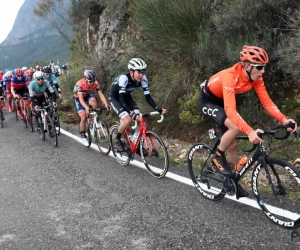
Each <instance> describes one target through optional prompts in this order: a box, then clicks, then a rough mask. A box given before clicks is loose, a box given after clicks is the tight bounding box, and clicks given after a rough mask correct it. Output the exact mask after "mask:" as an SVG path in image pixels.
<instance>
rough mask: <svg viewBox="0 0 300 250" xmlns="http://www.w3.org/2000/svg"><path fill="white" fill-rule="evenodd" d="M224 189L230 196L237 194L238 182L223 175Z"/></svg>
mask: <svg viewBox="0 0 300 250" xmlns="http://www.w3.org/2000/svg"><path fill="white" fill-rule="evenodd" d="M223 189H224V191H225V192H226V193H227V194H228V195H230V196H233V195H235V194H236V192H237V187H236V184H235V182H234V180H233V179H231V178H230V177H229V176H223Z"/></svg>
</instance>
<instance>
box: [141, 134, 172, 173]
mask: <svg viewBox="0 0 300 250" xmlns="http://www.w3.org/2000/svg"><path fill="white" fill-rule="evenodd" d="M137 150H140V152H141V157H142V159H143V161H144V164H145V166H146V168H147V170H148V172H149V173H150V174H151V175H152V176H153V177H155V178H163V177H164V176H165V175H166V174H167V172H168V170H169V155H168V151H167V148H166V146H165V144H164V142H163V140H162V139H161V138H160V137H159V136H158V135H157V134H155V133H154V132H152V131H147V132H146V137H142V138H141V141H140V148H139V149H137Z"/></svg>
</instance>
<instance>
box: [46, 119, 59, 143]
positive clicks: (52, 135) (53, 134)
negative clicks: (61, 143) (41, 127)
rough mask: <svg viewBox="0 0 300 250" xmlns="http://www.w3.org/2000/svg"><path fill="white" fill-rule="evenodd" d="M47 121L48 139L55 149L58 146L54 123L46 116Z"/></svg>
mask: <svg viewBox="0 0 300 250" xmlns="http://www.w3.org/2000/svg"><path fill="white" fill-rule="evenodd" d="M47 120H48V128H47V131H48V137H49V139H50V141H51V142H52V144H53V145H54V147H57V145H58V138H57V133H56V128H55V122H54V119H53V118H51V117H50V115H47Z"/></svg>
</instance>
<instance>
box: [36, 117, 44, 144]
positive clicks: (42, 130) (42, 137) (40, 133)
mask: <svg viewBox="0 0 300 250" xmlns="http://www.w3.org/2000/svg"><path fill="white" fill-rule="evenodd" d="M38 122H39V124H40V130H38V133H39V136H40V137H41V139H42V140H43V141H45V139H46V136H45V130H44V123H43V120H42V117H41V114H39V116H38Z"/></svg>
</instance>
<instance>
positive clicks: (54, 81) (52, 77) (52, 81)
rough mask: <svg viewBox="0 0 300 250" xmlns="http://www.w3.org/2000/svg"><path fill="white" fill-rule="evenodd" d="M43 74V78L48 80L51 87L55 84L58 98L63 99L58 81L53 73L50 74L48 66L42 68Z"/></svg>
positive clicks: (50, 70)
mask: <svg viewBox="0 0 300 250" xmlns="http://www.w3.org/2000/svg"><path fill="white" fill-rule="evenodd" d="M44 75H45V77H44V78H45V80H46V81H48V82H49V83H50V84H51V86H52V87H54V86H55V88H56V90H57V93H58V96H59V99H63V98H64V96H63V95H62V93H61V89H60V87H59V83H58V81H57V78H56V76H55V75H54V74H52V69H51V68H50V67H45V68H44Z"/></svg>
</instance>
